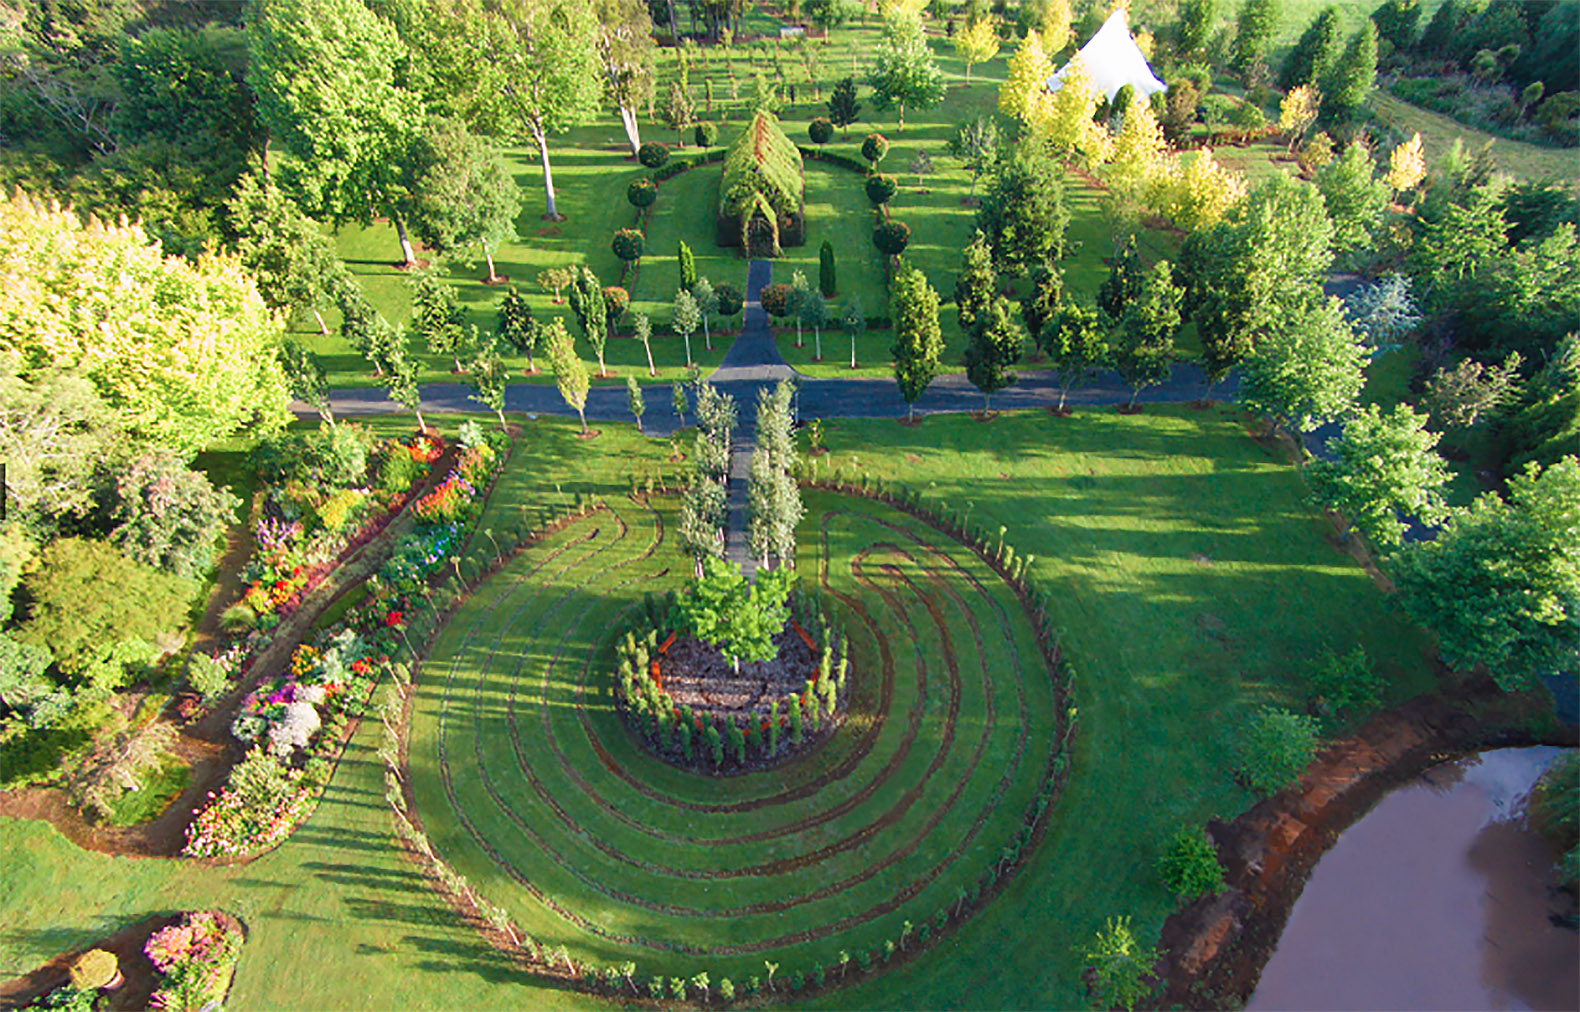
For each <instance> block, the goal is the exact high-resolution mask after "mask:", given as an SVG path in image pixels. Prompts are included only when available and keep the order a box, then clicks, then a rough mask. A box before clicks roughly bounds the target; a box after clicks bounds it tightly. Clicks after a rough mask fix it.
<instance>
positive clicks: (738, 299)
mask: <svg viewBox="0 0 1580 1012" xmlns="http://www.w3.org/2000/svg"><path fill="white" fill-rule="evenodd" d="M714 292H715V293H717V294H718V296H719V315H720V316H722V317H724V318H725V319H726V320H729V319H733V318H734V317H735V314H736V313H739V312H740V311H741V310H742V309H745V308H746V296H745V295H743V294H741V290H740V289H739V288H736V287H735V286H734V285H732V284H730V283H729V282H725V283H724V284H722V285H720V286H718V287H717V288H715V289H714Z"/></svg>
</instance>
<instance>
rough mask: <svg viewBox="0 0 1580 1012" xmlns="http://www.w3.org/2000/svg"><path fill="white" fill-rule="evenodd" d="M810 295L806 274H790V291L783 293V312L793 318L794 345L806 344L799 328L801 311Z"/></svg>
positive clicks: (810, 289)
mask: <svg viewBox="0 0 1580 1012" xmlns="http://www.w3.org/2000/svg"><path fill="white" fill-rule="evenodd" d="M811 295H812V286H811V285H810V284H808V283H807V280H806V275H805V274H804V273H802V272H801V271H793V272H791V274H790V291H789V292H787V293H786V294H785V314H784V315H786V316H788V317H790V318H791V319H793V320H795V346H796V347H797V348H802V347H805V346H806V342H805V341H804V340H803V336H802V330H801V311H802V310H803V309H805V308H806V300H807V299H808V298H810V297H811Z"/></svg>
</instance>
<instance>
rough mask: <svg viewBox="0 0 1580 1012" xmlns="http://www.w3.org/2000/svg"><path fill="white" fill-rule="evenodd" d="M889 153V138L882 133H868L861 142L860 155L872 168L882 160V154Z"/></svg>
mask: <svg viewBox="0 0 1580 1012" xmlns="http://www.w3.org/2000/svg"><path fill="white" fill-rule="evenodd" d="M888 153H889V139H888V138H887V137H885V136H883V135H882V134H868V135H867V139H866V140H864V141H862V142H861V157H863V158H865V159H866V160H867V164H869V165H871V166H872V167H873V168H874V169H876V168H877V167H878V163H879V162H881V161H883V156H884V155H886V154H888Z"/></svg>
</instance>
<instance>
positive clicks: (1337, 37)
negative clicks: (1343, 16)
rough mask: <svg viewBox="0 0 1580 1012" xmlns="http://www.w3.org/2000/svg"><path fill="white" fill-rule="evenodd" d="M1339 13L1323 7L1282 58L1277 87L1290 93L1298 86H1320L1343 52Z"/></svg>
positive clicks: (1336, 9) (1333, 8) (1333, 9)
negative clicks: (1287, 53)
mask: <svg viewBox="0 0 1580 1012" xmlns="http://www.w3.org/2000/svg"><path fill="white" fill-rule="evenodd" d="M1341 27H1342V26H1341V25H1340V23H1339V9H1338V8H1337V7H1324V8H1323V9H1322V12H1321V13H1320V14H1318V15H1317V16H1316V17H1315V18H1314V19H1312V22H1311V24H1310V25H1308V26H1307V27H1306V30H1305V32H1304V33H1302V34H1301V36H1300V41H1298V42H1296V43H1295V48H1293V49H1291V50H1290V51H1289V55H1288V56H1286V57H1284V68H1283V70H1282V71H1281V72H1280V73H1279V75H1278V86H1279V87H1280V88H1282V89H1283V90H1284V91H1286V92H1287V91H1290V90H1291V89H1293V88H1296V87H1299V86H1300V85H1302V84H1311V85H1322V84H1323V83H1324V82H1325V81H1326V80H1327V77H1328V75H1329V74H1330V73H1332V70H1333V65H1334V64H1335V63H1337V62H1338V59H1339V55H1340V53H1341V52H1342V51H1343V46H1342V39H1343V36H1342V35H1341V34H1340V32H1341Z"/></svg>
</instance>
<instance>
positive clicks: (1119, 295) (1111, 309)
mask: <svg viewBox="0 0 1580 1012" xmlns="http://www.w3.org/2000/svg"><path fill="white" fill-rule="evenodd" d="M1145 276H1146V266H1145V265H1144V264H1142V262H1141V254H1140V253H1138V252H1136V240H1135V237H1134V236H1128V237H1126V239H1125V241H1124V242H1123V243H1122V244H1121V245H1120V247H1119V253H1118V255H1117V256H1115V257H1114V267H1113V269H1112V270H1110V271H1109V272H1108V276H1107V277H1106V278H1104V279H1103V283H1102V284H1101V285H1100V286H1098V289H1097V308H1098V309H1101V310H1102V311H1103V312H1105V313H1107V314H1108V315H1109V316H1110V317H1112V318H1113V319H1115V320H1117V319H1119V318H1120V317H1121V316H1123V315H1125V307H1126V306H1128V305H1130V302H1131V300H1133V299H1134V298H1135V297H1136V295H1137V294H1139V293H1140V291H1141V284H1142V279H1143V278H1144V277H1145Z"/></svg>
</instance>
